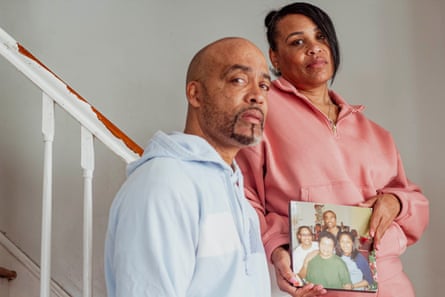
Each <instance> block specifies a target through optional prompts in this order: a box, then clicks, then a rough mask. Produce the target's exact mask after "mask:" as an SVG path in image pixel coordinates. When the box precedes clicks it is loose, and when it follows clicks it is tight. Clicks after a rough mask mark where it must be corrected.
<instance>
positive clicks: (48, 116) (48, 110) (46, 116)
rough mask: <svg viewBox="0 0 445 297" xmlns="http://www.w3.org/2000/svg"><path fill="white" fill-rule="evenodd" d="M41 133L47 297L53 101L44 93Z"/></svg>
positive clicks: (43, 296) (44, 291)
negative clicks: (42, 143) (42, 142)
mask: <svg viewBox="0 0 445 297" xmlns="http://www.w3.org/2000/svg"><path fill="white" fill-rule="evenodd" d="M42 134H43V141H44V145H45V147H44V160H43V193H42V238H41V272H40V297H49V296H50V281H51V222H52V182H53V181H52V175H53V142H54V101H53V100H52V99H51V98H50V97H49V96H48V95H47V94H46V93H43V95H42Z"/></svg>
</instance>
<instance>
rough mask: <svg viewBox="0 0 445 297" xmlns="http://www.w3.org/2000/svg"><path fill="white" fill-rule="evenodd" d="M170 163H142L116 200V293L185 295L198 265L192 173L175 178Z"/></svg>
mask: <svg viewBox="0 0 445 297" xmlns="http://www.w3.org/2000/svg"><path fill="white" fill-rule="evenodd" d="M156 167H157V168H156ZM165 167H166V166H165V164H159V163H156V162H154V164H144V165H143V166H141V167H140V168H138V170H136V171H135V172H134V173H133V174H132V175H131V176H130V177H129V179H128V180H127V182H126V183H125V184H124V186H123V187H122V189H121V190H120V191H119V193H118V195H117V197H116V199H115V202H116V203H113V204H116V205H113V207H112V209H111V213H110V223H109V232H108V237H109V238H107V247H106V251H107V252H106V254H107V262H108V267H107V269H106V270H107V273H108V274H109V275H112V276H113V277H109V276H108V275H107V281H108V282H109V283H110V284H107V285H108V286H111V287H113V286H114V289H113V288H112V289H111V290H114V291H115V294H114V297H136V296H137V297H164V296H165V297H185V296H186V293H187V289H188V287H189V285H190V281H191V278H192V275H193V272H194V268H195V267H194V265H195V248H196V245H197V236H198V230H197V226H198V225H199V224H198V215H197V214H198V213H199V210H198V203H194V201H195V200H194V199H190V197H193V193H191V192H190V191H192V189H190V188H187V187H188V186H187V177H184V179H182V180H180V181H178V182H176V180H175V183H172V181H171V176H170V175H168V174H167V173H168V170H165ZM153 173H156V175H154V174H153ZM178 183H181V185H178ZM179 189H181V190H179ZM185 193H189V195H186V194H185ZM184 196H188V197H187V199H185V198H184ZM110 228H111V229H110ZM109 291H110V289H109ZM111 296H113V295H111Z"/></svg>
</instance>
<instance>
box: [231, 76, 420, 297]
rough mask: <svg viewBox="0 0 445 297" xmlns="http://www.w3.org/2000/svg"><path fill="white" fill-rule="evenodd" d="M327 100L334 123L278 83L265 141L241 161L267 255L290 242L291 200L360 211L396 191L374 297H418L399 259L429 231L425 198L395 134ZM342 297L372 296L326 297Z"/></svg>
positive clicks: (240, 157)
mask: <svg viewBox="0 0 445 297" xmlns="http://www.w3.org/2000/svg"><path fill="white" fill-rule="evenodd" d="M329 95H330V97H331V98H332V100H333V101H334V102H335V103H336V104H337V105H338V106H339V107H340V113H339V116H338V120H337V123H336V124H335V125H333V124H331V123H330V121H329V119H328V118H327V117H326V116H325V115H324V114H323V113H322V112H320V111H319V110H318V109H317V108H316V107H315V106H314V105H313V104H312V103H311V102H310V101H309V100H308V99H307V98H306V97H305V96H303V95H302V94H301V93H299V92H298V90H297V89H295V87H294V86H292V85H291V84H290V83H289V82H288V81H286V80H285V79H284V78H279V79H278V80H275V81H274V82H273V85H272V88H271V91H270V92H269V100H268V105H269V111H268V115H267V119H266V125H265V130H264V137H263V141H262V142H261V143H260V144H259V145H257V146H255V147H248V148H245V149H243V150H241V151H240V152H239V154H238V156H237V162H238V164H239V166H240V167H241V169H242V171H243V175H244V180H245V182H244V185H245V193H246V197H247V198H248V199H249V200H250V202H251V204H252V205H253V206H254V207H255V209H256V211H257V213H258V216H259V218H260V223H261V232H262V239H263V244H264V246H265V249H266V253H267V256H268V258H269V259H270V256H271V253H272V251H273V250H274V249H275V248H277V247H279V246H281V245H284V244H288V243H289V218H288V205H289V204H288V203H289V201H290V200H299V201H311V202H321V203H335V204H342V205H357V204H359V203H360V202H363V201H365V200H366V199H368V198H370V197H372V196H375V195H377V194H379V193H392V194H394V195H396V196H397V197H398V198H399V200H400V201H401V204H402V209H401V211H400V214H399V216H398V217H397V218H396V219H395V221H394V222H393V224H392V226H391V227H390V228H389V229H388V230H387V231H386V233H385V235H384V236H383V238H382V241H381V244H380V249H379V250H378V251H377V271H378V283H379V291H378V294H377V296H379V297H401V296H403V297H411V296H414V290H413V288H412V285H411V282H410V281H409V279H408V278H407V276H406V275H405V273H404V272H403V267H402V263H401V261H400V258H399V256H400V255H401V254H402V253H403V252H404V251H405V249H406V247H407V246H408V245H411V244H413V243H415V242H416V241H417V240H419V238H420V236H421V235H422V233H423V232H424V230H425V228H426V226H427V224H428V220H429V204H428V200H427V199H426V198H425V196H424V195H423V194H422V192H421V190H420V189H419V187H418V186H417V185H415V184H413V183H411V182H410V181H409V180H408V179H407V177H406V175H405V171H404V169H403V165H402V161H401V159H400V155H399V152H398V150H397V148H396V145H395V143H394V140H393V138H392V136H391V135H390V133H389V132H388V131H386V130H385V129H383V128H382V127H380V126H379V125H377V124H375V123H374V122H372V121H371V120H369V119H367V118H366V117H365V116H364V114H363V113H362V110H363V107H362V106H352V105H349V104H348V103H347V102H346V101H345V100H343V98H341V97H340V96H339V95H338V94H336V93H335V92H334V91H330V92H329ZM340 295H341V296H362V295H363V296H367V297H371V296H373V295H375V294H372V293H357V292H351V293H345V292H335V291H331V292H329V293H328V294H327V295H325V296H340Z"/></svg>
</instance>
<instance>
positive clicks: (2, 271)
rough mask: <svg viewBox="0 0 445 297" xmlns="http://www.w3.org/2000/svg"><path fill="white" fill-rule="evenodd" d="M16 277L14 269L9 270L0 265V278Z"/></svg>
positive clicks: (9, 278)
mask: <svg viewBox="0 0 445 297" xmlns="http://www.w3.org/2000/svg"><path fill="white" fill-rule="evenodd" d="M16 277H17V272H15V271H14V270H9V269H7V268H4V267H0V278H6V279H8V280H13V279H15V278H16Z"/></svg>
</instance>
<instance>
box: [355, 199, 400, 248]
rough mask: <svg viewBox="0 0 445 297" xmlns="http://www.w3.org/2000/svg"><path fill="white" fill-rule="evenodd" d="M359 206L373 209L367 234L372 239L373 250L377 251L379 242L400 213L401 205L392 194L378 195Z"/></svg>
mask: <svg viewBox="0 0 445 297" xmlns="http://www.w3.org/2000/svg"><path fill="white" fill-rule="evenodd" d="M360 206H363V207H372V208H373V211H372V216H371V223H370V227H369V234H370V235H371V236H372V237H373V238H374V248H375V249H378V248H379V244H380V240H381V239H382V237H383V235H384V234H385V232H386V230H387V229H388V228H389V226H391V224H392V222H393V221H394V219H395V218H396V217H397V216H398V214H399V213H400V210H401V208H402V205H401V203H400V201H399V199H398V198H397V197H396V196H394V195H393V194H380V195H377V196H374V197H371V198H370V199H368V200H366V201H365V202H363V203H360Z"/></svg>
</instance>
